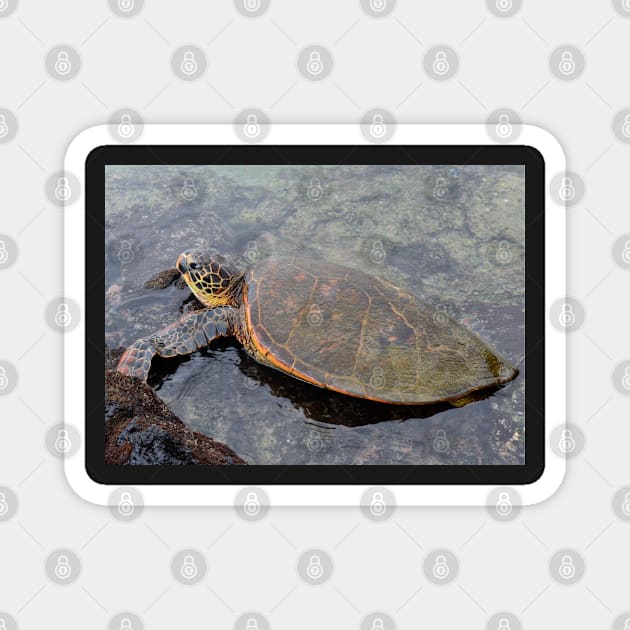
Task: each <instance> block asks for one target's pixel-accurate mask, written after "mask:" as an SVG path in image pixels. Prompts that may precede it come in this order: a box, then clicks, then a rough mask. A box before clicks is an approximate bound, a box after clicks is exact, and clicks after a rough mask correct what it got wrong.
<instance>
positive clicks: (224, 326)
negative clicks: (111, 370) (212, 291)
mask: <svg viewBox="0 0 630 630" xmlns="http://www.w3.org/2000/svg"><path fill="white" fill-rule="evenodd" d="M235 312H237V309H235V308H233V307H231V306H221V307H217V308H214V309H211V310H205V311H200V312H193V313H188V314H186V315H184V316H183V317H182V318H181V319H179V320H178V321H176V322H174V323H172V324H170V325H168V326H166V328H162V330H158V332H156V333H155V334H154V335H151V336H150V337H144V338H142V339H138V340H137V341H136V342H135V343H134V344H132V345H131V346H129V347H128V348H127V349H126V350H125V352H124V353H123V355H122V356H121V357H120V361H119V362H118V366H117V368H116V369H117V371H118V372H120V373H121V374H125V375H126V376H135V377H136V378H139V379H140V380H142V381H146V380H147V377H148V376H149V370H150V369H151V361H152V360H153V357H154V356H155V355H156V354H157V355H159V356H161V357H174V356H177V355H186V354H192V353H193V352H195V350H200V349H201V348H205V347H206V346H207V345H208V344H209V343H210V342H211V341H212V340H213V339H216V338H218V337H229V336H231V335H233V334H234V324H235V317H234V315H235Z"/></svg>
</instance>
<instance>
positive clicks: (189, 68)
mask: <svg viewBox="0 0 630 630" xmlns="http://www.w3.org/2000/svg"><path fill="white" fill-rule="evenodd" d="M179 67H180V69H181V71H182V72H183V73H184V74H185V75H186V76H188V77H190V76H192V75H193V74H195V72H197V69H198V68H199V64H198V63H197V60H196V59H195V53H194V52H193V51H192V50H187V51H185V52H184V57H183V59H182V62H181V64H180V66H179Z"/></svg>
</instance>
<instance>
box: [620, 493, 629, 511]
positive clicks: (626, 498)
mask: <svg viewBox="0 0 630 630" xmlns="http://www.w3.org/2000/svg"><path fill="white" fill-rule="evenodd" d="M621 511H622V512H623V513H624V515H625V516H630V492H626V495H625V496H624V498H623V503H622V504H621Z"/></svg>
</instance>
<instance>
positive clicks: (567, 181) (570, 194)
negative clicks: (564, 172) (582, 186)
mask: <svg viewBox="0 0 630 630" xmlns="http://www.w3.org/2000/svg"><path fill="white" fill-rule="evenodd" d="M558 194H559V195H560V198H561V199H564V201H571V200H572V199H574V198H575V186H574V185H573V179H572V178H571V177H563V178H562V183H561V184H560V190H559V191H558Z"/></svg>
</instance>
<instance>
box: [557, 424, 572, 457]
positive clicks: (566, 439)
mask: <svg viewBox="0 0 630 630" xmlns="http://www.w3.org/2000/svg"><path fill="white" fill-rule="evenodd" d="M558 448H559V449H560V450H561V451H562V452H563V453H572V452H573V451H574V450H575V438H574V437H573V431H571V430H570V429H563V431H562V435H561V436H560V441H559V442H558Z"/></svg>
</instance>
